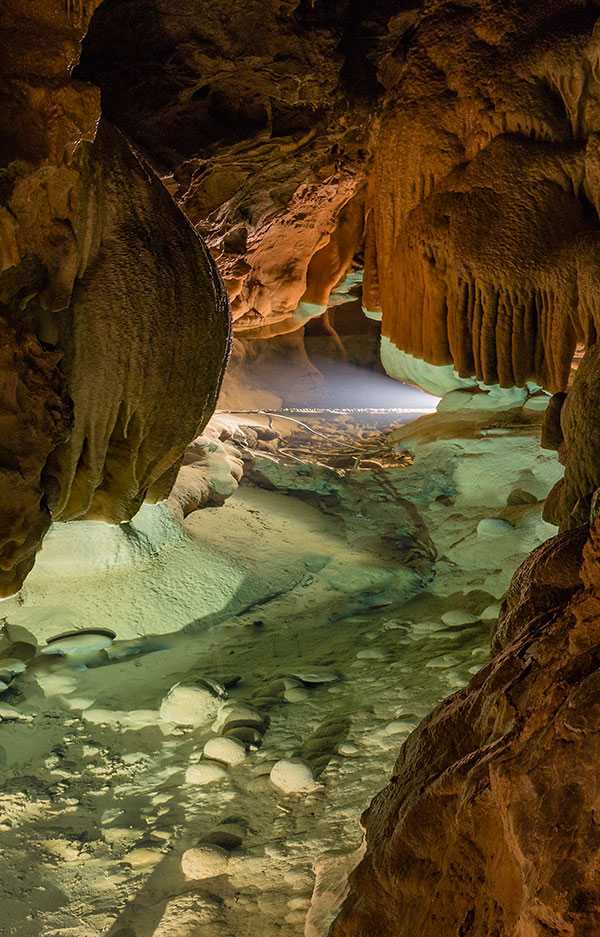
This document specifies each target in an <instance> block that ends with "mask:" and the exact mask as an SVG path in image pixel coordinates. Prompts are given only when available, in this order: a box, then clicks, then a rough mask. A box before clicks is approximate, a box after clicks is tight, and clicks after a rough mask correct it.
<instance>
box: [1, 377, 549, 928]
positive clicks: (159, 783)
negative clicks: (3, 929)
mask: <svg viewBox="0 0 600 937" xmlns="http://www.w3.org/2000/svg"><path fill="white" fill-rule="evenodd" d="M341 373H342V374H344V375H346V374H347V370H346V369H344V368H342V369H341ZM334 374H335V376H336V379H337V378H338V377H339V374H340V370H339V369H338V368H335V369H334ZM363 377H364V381H363V383H364V386H365V387H368V385H369V381H370V380H373V388H372V390H373V392H374V396H373V397H369V398H368V401H365V400H362V398H361V401H360V402H363V403H364V402H369V403H376V402H380V403H387V404H390V403H392V402H394V403H404V404H406V403H412V404H415V403H417V404H421V407H420V408H419V407H416V408H414V407H413V408H412V409H416V410H419V409H423V408H424V407H423V405H424V404H427V405H429V407H430V406H431V402H432V401H433V402H435V400H434V399H433V398H431V397H427V396H426V395H424V394H422V393H420V392H418V391H416V390H412V389H410V388H403V387H402V385H399V384H397V383H395V382H389V383H390V384H393V390H394V394H395V398H394V400H391V399H390V398H389V397H385V395H384V396H383V398H382V399H381V400H379V398H378V397H377V391H378V389H379V388H380V386H381V385H380V384H379V381H378V379H380V380H382V381H384V384H385V379H383V378H379V376H378V375H371V374H369V372H365V373H364V375H363ZM334 384H335V387H336V388H337V390H338V391H340V393H341V396H339V397H338V398H337V399H336V401H335V402H336V403H338V404H341V403H347V404H348V403H356V402H357V400H356V397H355V393H354V392H353V394H352V395H351V397H348V396H346V397H344V388H345V387H346V385H345V383H344V381H341V383H339V384H338V383H337V382H334ZM385 386H387V385H385ZM249 399H250V398H249ZM426 408H427V407H426ZM314 409H315V408H313V410H312V412H311V411H310V410H309V408H305V412H299V411H300V408H297V410H296V411H295V412H292V410H291V408H289V409H288V410H287V411H286V412H283V411H282V412H281V413H280V414H277V413H275V412H273V413H265V412H262V413H259V412H255V413H237V414H235V413H224V412H217V413H216V414H215V416H214V417H213V419H212V421H211V423H210V424H209V427H208V429H207V431H206V432H205V434H204V436H203V437H201V439H200V440H198V441H197V443H196V444H195V446H194V459H195V460H196V461H195V463H194V464H195V465H196V466H198V465H200V464H201V465H202V467H203V470H204V472H205V476H206V478H207V479H208V480H209V482H210V484H211V485H212V486H213V488H214V489H215V490H217V491H220V492H221V495H222V496H223V497H224V496H225V495H226V494H227V493H229V494H230V495H231V496H230V497H228V499H227V500H226V501H225V503H224V504H222V506H218V507H217V506H213V507H210V506H206V507H204V509H203V510H201V511H192V512H191V513H189V514H188V515H187V517H186V519H185V522H184V528H183V530H182V529H181V526H180V525H179V524H178V523H177V522H176V521H175V519H174V517H173V514H172V513H171V512H169V510H168V508H167V507H166V506H165V505H156V506H150V505H148V506H145V507H144V508H143V509H142V510H141V512H140V513H139V514H138V516H137V517H136V518H134V520H133V521H132V522H131V523H130V524H126V525H121V526H120V527H112V526H110V525H106V524H102V523H94V522H82V523H80V524H77V525H73V524H56V525H54V527H53V528H52V530H51V532H50V534H49V535H48V537H47V538H46V541H45V544H44V547H43V550H42V552H41V555H40V557H39V559H38V563H37V564H36V567H35V569H34V572H33V573H32V574H31V576H30V577H29V579H28V581H27V584H26V587H25V589H24V591H23V593H22V596H21V598H20V599H19V600H14V599H13V600H9V601H8V602H7V603H5V605H4V606H3V615H5V616H6V618H5V622H6V623H7V635H8V639H9V640H12V641H13V642H16V645H18V647H20V648H22V647H27V646H33V645H35V646H36V647H37V652H36V656H35V657H34V659H33V661H32V662H30V663H29V665H28V667H27V670H26V671H25V672H23V673H20V674H19V675H18V678H17V679H15V681H14V683H12V684H11V689H10V690H9V691H8V692H7V693H5V694H4V698H3V703H2V708H1V709H0V715H1V716H2V719H3V723H2V750H3V757H4V765H5V768H4V770H5V771H6V770H9V771H10V778H11V780H10V782H8V783H7V784H6V785H5V787H4V792H3V800H2V803H3V809H4V815H5V820H4V822H3V825H2V828H1V829H0V838H1V840H2V844H3V854H4V855H5V857H6V858H7V868H6V871H5V873H4V876H3V887H4V888H9V889H11V890H12V895H13V897H12V898H11V899H10V901H9V903H8V904H7V905H6V908H7V912H6V913H7V914H8V916H9V917H8V920H9V922H10V926H11V927H12V928H13V929H16V928H18V932H19V934H20V935H21V937H42V935H44V934H47V933H50V929H51V928H52V929H56V930H57V932H59V933H60V932H63V933H68V931H69V928H71V930H73V928H75V929H76V930H75V933H77V934H78V935H79V934H81V935H82V937H83V935H84V934H85V935H86V937H87V934H88V933H90V934H91V933H92V931H91V930H89V926H88V925H87V924H86V925H85V928H87V930H86V929H84V925H83V924H82V923H78V922H80V921H81V918H82V917H83V913H82V909H84V910H85V918H86V920H87V921H90V920H91V921H93V922H95V923H94V924H93V926H94V927H97V928H98V929H99V930H100V932H101V933H105V934H110V935H115V937H116V935H121V934H125V933H135V934H139V933H143V934H149V935H150V934H151V935H156V937H161V935H163V934H164V935H167V934H171V933H176V934H179V932H180V931H179V930H178V929H177V927H182V926H183V923H185V921H186V920H188V919H189V921H193V922H194V926H196V924H198V922H201V924H202V927H203V928H206V930H205V933H206V934H208V935H210V937H213V935H214V937H234V935H235V937H239V935H253V934H255V933H256V934H258V933H260V934H261V935H270V934H273V935H274V934H276V933H280V932H281V928H282V926H284V928H285V930H284V932H285V933H288V934H302V933H306V934H309V935H310V937H317V935H324V934H326V933H327V929H328V927H329V925H330V924H331V922H332V920H333V918H334V916H335V914H336V913H337V911H338V909H339V904H340V901H341V899H342V897H343V894H344V892H345V888H346V876H347V874H348V872H349V871H350V869H351V868H352V867H353V866H354V865H355V864H356V862H357V861H358V859H359V858H360V855H361V851H362V849H361V831H360V829H359V827H358V824H357V819H358V817H359V815H360V813H361V811H362V810H364V809H365V807H366V806H367V805H368V803H369V801H370V800H371V798H372V796H373V795H374V794H375V793H376V792H377V790H378V789H379V787H380V786H381V778H382V776H385V775H387V774H389V773H390V771H391V770H392V767H393V763H394V760H395V758H396V755H397V751H398V748H399V746H400V745H401V743H402V741H403V740H404V739H406V738H407V737H408V735H409V734H410V732H411V731H412V730H413V729H414V728H415V726H416V725H417V724H418V722H420V720H421V719H422V718H423V717H424V716H425V715H426V714H427V713H428V712H430V711H431V709H432V708H433V707H434V706H435V705H436V704H437V703H438V702H439V701H440V700H442V699H443V698H444V697H446V696H447V695H448V694H449V693H452V692H454V691H456V689H457V688H460V687H463V686H464V685H465V684H466V683H468V681H469V680H470V679H471V677H472V675H473V674H475V673H476V672H478V671H479V669H480V668H481V666H482V665H483V664H484V663H485V661H486V660H487V658H488V655H489V640H490V627H491V626H492V625H493V624H494V623H495V620H496V618H497V617H498V613H499V601H500V599H501V597H502V595H503V594H504V591H505V589H506V587H507V585H508V582H509V580H510V577H511V574H512V571H513V570H514V568H515V567H516V566H517V565H518V564H519V563H520V562H521V561H522V559H523V558H524V557H525V556H526V554H527V553H528V552H529V551H530V550H531V549H532V548H534V547H535V546H536V545H537V544H538V543H540V542H541V541H542V540H543V539H544V538H545V537H547V536H548V534H549V533H550V532H551V531H552V528H551V527H550V526H549V525H547V524H545V523H544V522H543V521H542V520H541V517H540V511H541V499H542V498H543V497H544V494H545V492H546V490H547V489H548V487H549V486H550V485H551V484H552V483H553V481H554V480H555V479H556V478H557V477H558V475H559V474H560V466H559V465H558V463H557V460H556V458H555V454H554V453H547V452H546V453H542V452H541V451H540V450H539V448H538V446H537V441H536V426H537V423H539V412H538V414H537V416H536V414H535V411H534V410H530V412H529V413H527V411H524V413H523V415H522V417H521V418H520V427H519V432H518V433H517V434H515V431H514V425H513V423H514V419H515V415H514V413H513V414H512V417H511V420H510V421H507V420H504V421H503V420H502V419H499V418H498V414H493V415H491V416H490V415H487V417H486V415H485V414H484V415H483V418H481V415H480V418H479V419H475V420H473V418H471V419H470V421H469V422H468V424H466V426H467V427H468V431H466V426H465V423H464V422H461V421H460V420H458V421H457V419H456V417H455V416H454V415H453V414H446V415H445V414H443V413H438V414H436V413H435V412H432V413H430V414H429V415H425V416H419V414H418V413H410V414H407V413H397V412H383V411H384V410H385V408H384V407H380V408H379V412H377V413H373V412H371V413H367V412H365V409H366V408H362V409H360V410H358V411H357V409H356V408H354V409H352V408H347V411H346V412H342V413H340V412H333V410H329V411H327V410H326V408H320V410H319V412H314ZM334 409H335V408H334ZM340 409H341V408H340ZM408 409H411V408H408ZM348 411H349V412H348ZM415 420H416V422H415ZM517 422H519V420H518V421H517ZM242 467H243V478H242V481H241V485H240V486H239V487H236V485H235V482H233V479H234V477H236V478H239V476H240V473H241V468H242ZM232 482H233V484H232ZM228 485H229V489H228ZM234 487H235V488H236V490H235V491H233V488H234ZM507 505H508V506H507ZM434 570H435V577H434ZM5 609H6V611H5ZM99 628H100V629H101V631H102V629H104V632H105V633H104V635H102V633H99V632H98V629H99ZM64 632H74V633H75V638H74V639H71V640H72V644H71V645H69V639H68V638H66V639H63V644H64V647H58V648H57V643H58V644H59V645H60V640H59V641H58V642H57V641H56V640H53V641H52V643H50V644H48V645H46V641H47V640H50V639H56V636H57V635H58V634H59V633H64ZM86 634H87V638H86ZM78 642H79V643H78ZM16 645H13V646H16ZM53 646H54V653H52V650H53ZM48 651H50V653H48ZM57 653H58V654H61V655H62V656H57ZM25 856H27V865H26V866H24V865H23V858H24V857H25ZM191 882H196V883H199V884H196V885H195V886H194V887H193V888H191V887H190V883H191ZM25 893H27V894H28V895H29V896H30V897H29V898H28V899H26V898H25ZM38 895H39V896H40V897H39V898H38V897H37V896H38ZM48 895H51V896H52V900H51V901H49V900H48V898H47V897H45V896H48ZM31 896H33V898H32V897H31ZM32 909H33V911H34V913H33V914H32V913H31V912H32ZM176 922H179V923H178V924H177V926H176ZM90 926H92V925H90ZM169 928H171V929H169ZM172 928H175V929H174V930H173V929H172ZM192 932H193V931H186V930H185V929H183V930H181V933H182V934H185V935H187V934H188V933H192Z"/></svg>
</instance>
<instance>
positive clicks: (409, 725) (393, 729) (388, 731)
mask: <svg viewBox="0 0 600 937" xmlns="http://www.w3.org/2000/svg"><path fill="white" fill-rule="evenodd" d="M414 727H415V725H414V723H413V722H403V721H402V720H401V719H394V720H393V721H392V722H388V724H387V725H386V726H385V727H384V728H383V729H381V730H380V731H381V735H401V734H402V733H404V732H412V730H413V729H414Z"/></svg>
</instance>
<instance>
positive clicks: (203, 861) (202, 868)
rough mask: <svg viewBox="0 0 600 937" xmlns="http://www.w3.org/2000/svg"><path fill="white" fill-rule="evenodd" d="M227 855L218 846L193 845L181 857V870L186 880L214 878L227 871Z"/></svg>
mask: <svg viewBox="0 0 600 937" xmlns="http://www.w3.org/2000/svg"><path fill="white" fill-rule="evenodd" d="M228 863H229V856H228V854H227V853H226V852H225V850H224V849H221V847H220V846H212V845H207V846H195V847H194V848H193V849H186V851H185V852H184V853H183V855H182V857H181V870H182V872H183V874H184V875H185V877H186V878H187V879H188V880H192V881H197V880H198V879H202V878H216V876H218V875H224V874H225V872H226V871H227V865H228Z"/></svg>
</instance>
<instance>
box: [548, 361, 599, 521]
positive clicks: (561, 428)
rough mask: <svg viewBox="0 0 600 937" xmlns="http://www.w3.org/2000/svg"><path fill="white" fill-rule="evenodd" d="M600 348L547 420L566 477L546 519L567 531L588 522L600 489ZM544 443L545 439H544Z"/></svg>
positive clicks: (551, 499) (583, 365)
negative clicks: (599, 488) (593, 498)
mask: <svg viewBox="0 0 600 937" xmlns="http://www.w3.org/2000/svg"><path fill="white" fill-rule="evenodd" d="M599 378H600V348H599V347H598V344H597V343H596V344H594V345H593V346H592V347H591V348H590V349H589V351H588V353H587V354H586V355H585V357H584V358H583V360H582V361H581V364H580V365H579V367H578V368H577V371H576V373H575V378H574V380H573V385H572V387H571V388H570V390H569V392H568V394H567V395H566V398H565V399H564V401H562V402H561V401H560V399H559V400H558V401H557V403H556V405H555V407H554V408H553V410H552V411H550V413H549V414H548V415H547V419H546V421H545V433H544V436H545V442H546V445H547V446H548V448H555V449H557V450H558V452H559V457H560V460H561V462H562V463H563V464H564V466H565V476H564V478H563V479H561V481H559V482H558V484H557V485H555V487H554V489H553V490H552V492H551V493H550V497H549V498H548V502H547V504H546V508H545V517H546V519H547V520H549V521H550V522H551V523H553V524H559V525H560V526H561V527H563V528H572V527H577V526H578V525H580V524H583V523H585V522H586V521H587V519H588V517H589V514H590V509H591V506H592V496H593V495H594V492H595V491H596V490H597V488H598V487H599V486H600V429H599V427H598V419H597V416H596V415H597V414H598V412H599V408H600V381H599ZM543 441H544V440H543Z"/></svg>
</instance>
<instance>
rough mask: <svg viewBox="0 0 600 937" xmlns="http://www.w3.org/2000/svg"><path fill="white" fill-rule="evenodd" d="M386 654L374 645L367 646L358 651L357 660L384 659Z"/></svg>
mask: <svg viewBox="0 0 600 937" xmlns="http://www.w3.org/2000/svg"><path fill="white" fill-rule="evenodd" d="M386 658H387V654H386V653H385V651H381V650H379V649H378V648H376V647H368V648H365V649H364V650H363V651H358V653H357V655H356V659H357V660H386Z"/></svg>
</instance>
